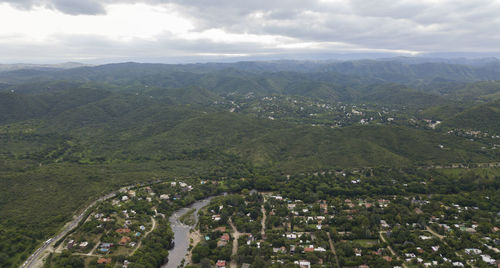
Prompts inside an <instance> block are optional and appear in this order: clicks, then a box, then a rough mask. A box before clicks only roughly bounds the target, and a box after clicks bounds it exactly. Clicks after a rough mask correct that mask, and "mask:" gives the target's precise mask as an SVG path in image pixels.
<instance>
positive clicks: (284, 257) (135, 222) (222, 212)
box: [48, 168, 500, 268]
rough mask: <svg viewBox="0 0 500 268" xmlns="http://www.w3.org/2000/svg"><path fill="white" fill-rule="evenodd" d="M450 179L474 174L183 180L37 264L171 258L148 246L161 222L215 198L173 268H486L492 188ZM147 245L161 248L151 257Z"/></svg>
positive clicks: (93, 217)
mask: <svg viewBox="0 0 500 268" xmlns="http://www.w3.org/2000/svg"><path fill="white" fill-rule="evenodd" d="M457 170H459V172H473V171H471V170H464V169H445V170H442V171H440V172H443V173H437V171H433V172H431V173H429V172H428V171H424V170H406V171H405V172H403V171H396V170H390V169H384V168H378V169H363V170H333V171H318V172H314V173H304V174H298V175H295V176H290V175H283V176H281V177H279V178H273V179H274V180H275V181H274V182H272V183H271V182H270V178H259V179H256V180H249V179H244V178H240V179H228V178H226V179H219V180H203V179H190V180H189V181H185V182H184V181H181V180H171V181H166V182H161V183H158V184H153V185H150V186H145V187H137V188H134V189H130V190H123V191H121V192H120V193H119V194H118V195H117V196H116V197H114V198H112V199H110V200H108V201H105V202H103V203H102V204H100V205H99V206H98V207H97V208H96V209H95V210H94V211H93V212H92V213H91V214H90V215H89V217H88V218H87V219H86V221H85V222H84V223H83V224H81V226H79V227H78V228H77V229H76V230H75V231H74V232H73V233H71V234H70V235H68V236H67V237H66V238H65V240H64V242H62V243H60V244H59V247H58V248H57V249H56V251H55V252H54V253H53V254H52V256H51V257H50V259H49V261H48V264H58V263H61V262H62V261H64V260H65V258H66V259H68V258H72V259H73V260H74V261H75V260H76V259H77V260H79V264H80V265H81V266H80V267H130V268H134V267H154V266H155V265H154V266H148V265H146V266H144V265H142V266H141V264H140V263H141V258H143V257H144V256H145V255H146V254H147V253H155V254H158V253H160V252H161V253H162V254H166V255H168V253H166V252H165V249H167V250H168V249H170V248H171V247H173V246H175V245H172V244H171V240H172V238H173V237H172V236H173V234H172V233H171V232H170V233H169V232H163V233H161V235H162V236H158V234H156V235H155V233H157V232H158V231H159V230H160V229H162V228H163V229H165V230H167V229H169V228H170V227H169V224H170V223H169V222H167V220H166V218H168V217H169V215H172V213H173V212H174V211H175V210H176V209H178V208H181V207H184V206H187V205H188V204H191V203H192V202H194V201H195V200H197V199H201V198H203V197H207V196H216V197H215V198H213V199H212V200H211V201H210V203H209V204H208V205H207V206H205V207H203V208H201V210H200V211H199V213H198V215H199V220H198V222H197V223H196V222H190V221H189V218H190V216H192V215H190V214H189V213H192V211H190V212H188V213H186V215H185V216H183V217H181V220H183V221H184V222H185V223H186V224H188V225H191V226H192V229H191V234H190V235H189V239H190V244H191V246H190V247H189V250H188V252H186V256H185V258H184V260H183V262H182V266H185V267H218V268H224V267H243V268H247V267H307V268H311V267H360V268H364V267H405V268H407V267H497V266H499V264H500V250H499V249H498V248H499V247H500V229H499V227H500V224H499V220H500V212H499V201H500V200H498V197H497V196H496V195H495V194H494V193H495V191H496V190H495V189H497V187H498V181H496V180H495V179H494V178H495V177H488V176H485V177H481V176H479V175H477V174H479V173H477V174H472V173H471V174H470V176H476V177H475V178H474V180H472V179H471V180H470V181H468V180H467V179H464V177H463V176H462V177H460V179H457V180H458V181H457V180H454V179H450V178H453V176H451V175H450V174H451V173H450V172H457ZM479 170H480V169H478V171H477V172H479ZM447 172H448V173H447ZM445 175H446V177H444V176H445ZM490 175H491V174H490ZM457 178H459V177H457ZM252 186H253V187H252ZM228 190H229V193H228V194H227V195H220V194H221V193H222V192H223V191H228ZM464 191H467V192H464ZM152 236H154V237H153V238H154V239H155V241H156V243H163V244H162V245H159V247H158V248H155V247H154V246H151V244H150V243H151V242H150V241H151V240H148V238H152ZM160 241H162V242H160ZM166 255H165V257H166ZM146 260H147V258H146ZM161 263H162V260H161V257H160V262H159V263H158V264H157V265H158V266H159V265H160V264H161Z"/></svg>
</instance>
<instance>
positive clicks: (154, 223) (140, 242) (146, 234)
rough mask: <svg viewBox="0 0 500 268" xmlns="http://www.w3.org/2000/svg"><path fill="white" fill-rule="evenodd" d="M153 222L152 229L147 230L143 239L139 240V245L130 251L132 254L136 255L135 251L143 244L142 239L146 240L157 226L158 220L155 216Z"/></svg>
mask: <svg viewBox="0 0 500 268" xmlns="http://www.w3.org/2000/svg"><path fill="white" fill-rule="evenodd" d="M151 222H152V225H153V226H152V227H151V230H149V231H147V232H146V233H145V234H144V236H143V237H142V239H141V240H140V241H139V243H138V244H137V247H135V249H134V250H133V251H132V253H130V256H132V255H134V253H135V252H136V251H137V250H138V249H139V248H140V247H141V244H142V240H144V239H145V238H146V237H147V236H148V235H149V234H150V233H151V232H152V231H153V230H154V229H155V228H156V220H155V218H153V217H151Z"/></svg>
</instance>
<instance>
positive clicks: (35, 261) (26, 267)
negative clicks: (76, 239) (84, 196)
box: [21, 185, 136, 268]
mask: <svg viewBox="0 0 500 268" xmlns="http://www.w3.org/2000/svg"><path fill="white" fill-rule="evenodd" d="M134 186H136V185H131V186H126V187H122V188H120V189H119V190H116V191H113V192H111V193H108V194H106V195H104V196H102V197H100V198H98V199H97V200H95V201H94V202H92V203H91V204H90V205H88V206H87V207H86V208H85V210H83V212H82V213H80V214H79V215H78V216H73V220H71V221H70V222H68V223H66V225H64V227H63V229H62V230H61V231H60V232H59V233H58V234H57V235H56V236H54V237H52V238H50V239H48V240H47V241H45V242H44V243H43V245H42V246H41V247H39V248H38V249H37V250H36V251H35V252H34V253H33V254H31V256H29V257H28V259H27V260H26V261H25V262H24V263H23V264H22V265H21V267H22V268H35V267H42V266H43V257H44V256H45V255H46V254H48V253H49V252H50V251H53V249H54V248H53V247H54V244H55V243H56V242H57V241H59V240H60V239H61V238H63V237H64V236H66V235H67V234H68V233H69V232H71V231H72V230H73V229H75V228H76V227H77V226H78V224H79V223H80V222H81V221H82V219H83V218H84V217H85V214H87V212H88V211H89V210H90V209H91V208H92V207H94V206H95V205H96V204H97V203H98V202H102V201H105V200H108V199H110V198H112V197H114V196H115V195H116V193H118V192H119V191H121V190H128V189H130V188H132V187H134Z"/></svg>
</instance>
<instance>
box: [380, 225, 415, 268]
mask: <svg viewBox="0 0 500 268" xmlns="http://www.w3.org/2000/svg"><path fill="white" fill-rule="evenodd" d="M378 234H379V235H380V239H381V240H382V242H384V243H387V240H385V237H384V236H383V235H382V234H383V232H382V231H380V232H379V233H378ZM387 249H389V251H390V252H391V255H392V256H393V257H396V259H398V260H399V256H398V255H396V252H394V250H393V249H392V248H391V246H390V245H387ZM403 267H404V268H408V266H407V265H406V263H404V262H403Z"/></svg>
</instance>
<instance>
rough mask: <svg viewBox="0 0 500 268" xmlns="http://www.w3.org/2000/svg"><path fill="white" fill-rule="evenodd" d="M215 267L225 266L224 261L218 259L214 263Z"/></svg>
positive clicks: (224, 267) (222, 267) (223, 267)
mask: <svg viewBox="0 0 500 268" xmlns="http://www.w3.org/2000/svg"><path fill="white" fill-rule="evenodd" d="M215 266H216V267H217V268H226V261H224V260H218V261H217V263H216V264H215Z"/></svg>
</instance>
